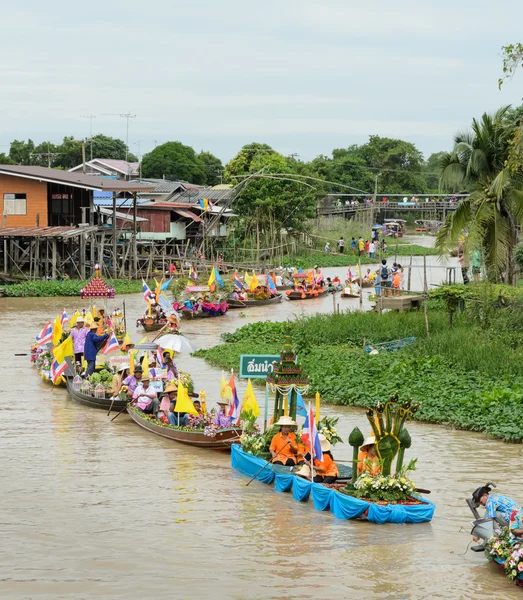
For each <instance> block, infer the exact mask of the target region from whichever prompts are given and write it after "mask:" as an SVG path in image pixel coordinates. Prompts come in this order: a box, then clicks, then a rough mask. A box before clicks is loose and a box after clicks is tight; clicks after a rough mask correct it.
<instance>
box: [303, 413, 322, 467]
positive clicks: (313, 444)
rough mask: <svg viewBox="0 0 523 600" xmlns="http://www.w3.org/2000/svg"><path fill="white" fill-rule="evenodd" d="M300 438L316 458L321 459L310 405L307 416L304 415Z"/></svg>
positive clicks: (318, 439)
mask: <svg viewBox="0 0 523 600" xmlns="http://www.w3.org/2000/svg"><path fill="white" fill-rule="evenodd" d="M301 439H302V440H303V443H304V444H305V445H306V446H308V447H309V448H310V450H311V451H312V453H313V455H314V458H315V459H316V460H323V452H322V451H321V443H320V438H319V437H318V430H317V429H316V421H315V420H314V413H313V412H312V408H311V407H310V406H309V410H308V412H307V416H306V417H305V423H304V424H303V432H302V434H301Z"/></svg>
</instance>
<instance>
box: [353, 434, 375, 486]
mask: <svg viewBox="0 0 523 600" xmlns="http://www.w3.org/2000/svg"><path fill="white" fill-rule="evenodd" d="M375 444H376V438H375V437H374V436H370V437H368V438H367V439H366V440H365V443H364V444H363V446H360V452H359V454H358V475H361V474H362V473H363V471H367V472H368V473H370V474H371V475H372V476H373V477H375V476H376V475H377V474H378V473H379V472H380V465H379V459H378V456H377V454H376V446H375Z"/></svg>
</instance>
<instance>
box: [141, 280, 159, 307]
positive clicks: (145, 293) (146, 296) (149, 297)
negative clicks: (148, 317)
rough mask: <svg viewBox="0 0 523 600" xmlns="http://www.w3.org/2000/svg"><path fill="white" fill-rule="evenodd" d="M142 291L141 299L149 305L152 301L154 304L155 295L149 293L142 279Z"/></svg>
mask: <svg viewBox="0 0 523 600" xmlns="http://www.w3.org/2000/svg"><path fill="white" fill-rule="evenodd" d="M142 290H143V299H144V300H145V301H146V302H147V303H149V302H151V301H152V300H154V301H155V302H156V295H155V294H153V293H152V292H151V289H150V288H149V286H148V285H147V283H146V282H145V280H144V279H142Z"/></svg>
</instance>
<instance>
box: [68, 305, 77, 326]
mask: <svg viewBox="0 0 523 600" xmlns="http://www.w3.org/2000/svg"><path fill="white" fill-rule="evenodd" d="M78 317H79V315H78V311H77V310H75V311H74V315H73V316H72V317H71V320H70V321H69V329H72V328H73V327H74V326H75V325H76V319H78Z"/></svg>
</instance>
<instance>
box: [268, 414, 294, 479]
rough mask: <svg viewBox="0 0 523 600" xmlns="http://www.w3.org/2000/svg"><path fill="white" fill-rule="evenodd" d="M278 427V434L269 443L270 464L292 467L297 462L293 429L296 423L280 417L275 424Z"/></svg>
mask: <svg viewBox="0 0 523 600" xmlns="http://www.w3.org/2000/svg"><path fill="white" fill-rule="evenodd" d="M275 425H276V426H280V427H281V430H280V433H277V434H276V435H275V436H274V437H273V438H272V441H271V445H270V446H269V451H270V453H271V456H272V459H271V462H272V463H273V464H275V465H285V466H287V467H293V466H294V465H296V464H297V462H298V451H299V449H298V444H297V443H296V434H295V433H294V432H293V428H294V427H296V423H295V422H294V421H293V420H292V419H291V418H290V417H285V416H284V417H280V420H279V421H278V422H277V423H275Z"/></svg>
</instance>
